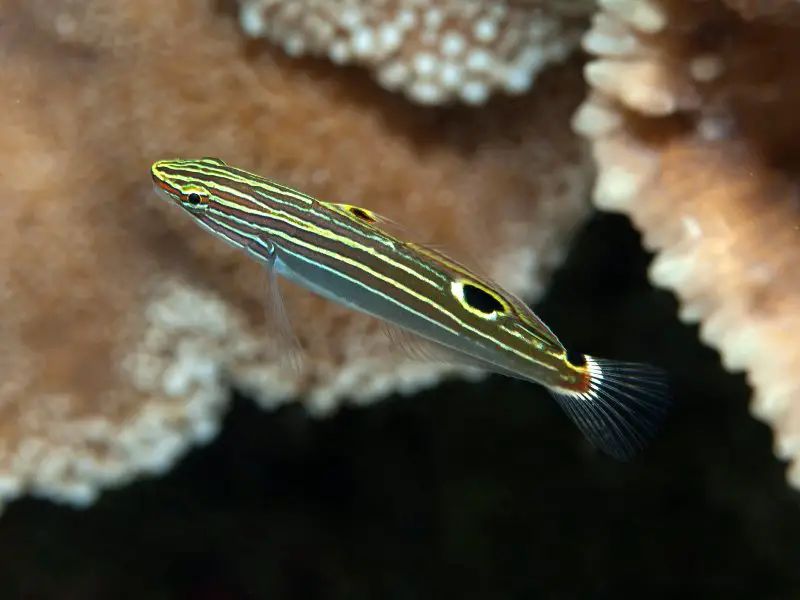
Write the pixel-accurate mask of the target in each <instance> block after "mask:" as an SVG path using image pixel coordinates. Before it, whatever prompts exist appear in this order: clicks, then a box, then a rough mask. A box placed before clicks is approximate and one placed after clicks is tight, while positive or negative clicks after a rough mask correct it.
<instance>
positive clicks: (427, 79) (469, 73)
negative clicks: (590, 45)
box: [239, 0, 594, 104]
mask: <svg viewBox="0 0 800 600" xmlns="http://www.w3.org/2000/svg"><path fill="white" fill-rule="evenodd" d="M239 4H240V12H239V20H240V22H241V25H242V29H243V30H244V31H245V32H246V33H247V34H248V35H250V36H252V37H255V38H259V37H263V38H266V39H268V40H270V41H271V42H273V43H274V44H276V45H277V46H279V47H281V48H283V49H284V50H285V51H286V53H287V54H288V55H290V56H303V55H309V54H311V55H315V56H324V57H326V58H328V59H330V60H331V61H333V62H334V63H336V64H358V65H362V66H365V67H367V68H368V69H370V71H372V72H373V73H374V75H375V77H376V78H377V80H378V81H379V82H380V84H381V85H382V86H383V87H385V88H386V89H390V90H398V91H400V92H402V93H404V94H405V95H407V96H408V97H409V98H410V99H411V100H413V101H414V102H418V103H421V104H442V103H447V102H451V101H455V102H464V103H467V104H483V103H485V102H486V101H487V99H488V98H489V97H491V96H493V95H495V94H497V93H509V94H520V93H524V92H528V91H530V90H531V89H532V87H533V85H534V82H535V81H536V78H537V77H538V76H539V74H540V73H542V72H543V71H544V70H545V69H546V68H547V67H548V66H549V65H552V64H559V63H562V62H563V61H564V59H565V58H567V57H568V56H569V55H570V54H571V53H572V51H573V50H574V49H575V48H576V47H577V46H578V43H579V40H580V35H581V32H582V31H583V30H584V28H585V24H586V17H587V16H588V15H589V14H590V13H591V11H592V10H593V8H594V0H523V1H519V0H239Z"/></svg>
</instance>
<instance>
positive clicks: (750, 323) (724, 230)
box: [575, 0, 800, 486]
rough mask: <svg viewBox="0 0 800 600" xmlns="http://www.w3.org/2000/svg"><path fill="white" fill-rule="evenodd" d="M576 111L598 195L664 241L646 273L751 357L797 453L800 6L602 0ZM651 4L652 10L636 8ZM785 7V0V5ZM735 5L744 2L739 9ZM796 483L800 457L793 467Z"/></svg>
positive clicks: (724, 344) (733, 357)
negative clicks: (594, 166) (585, 92)
mask: <svg viewBox="0 0 800 600" xmlns="http://www.w3.org/2000/svg"><path fill="white" fill-rule="evenodd" d="M600 4H601V10H600V11H599V12H598V14H597V15H596V16H595V18H594V21H593V26H592V29H591V30H590V31H589V32H588V33H587V34H586V36H585V38H584V46H585V47H586V49H587V50H588V51H589V52H590V53H592V54H594V55H595V56H596V57H597V58H596V60H593V61H592V62H590V63H589V64H588V65H587V67H586V70H585V74H586V79H587V81H588V82H589V83H590V85H591V86H592V88H593V92H592V94H591V95H590V97H589V99H588V101H587V102H586V103H585V104H584V105H583V106H582V108H581V110H580V111H579V112H578V113H577V115H576V117H575V125H576V128H577V129H578V130H579V131H581V132H582V133H584V134H585V135H587V136H588V137H589V138H590V139H591V140H592V142H593V149H594V155H595V158H596V160H597V163H598V170H599V174H598V181H597V184H596V187H595V201H596V203H597V205H598V206H599V207H601V208H605V209H608V210H614V211H622V212H624V213H626V214H628V215H630V216H631V217H632V219H633V221H634V223H635V224H636V226H637V227H638V228H640V229H641V230H642V231H643V232H644V234H645V235H644V242H645V244H646V246H648V247H649V248H651V249H655V250H658V251H659V253H658V256H657V258H656V259H655V261H654V263H653V265H652V268H651V272H650V274H651V277H652V280H653V282H654V283H655V284H657V285H659V286H662V287H666V288H668V289H670V290H673V291H674V292H675V293H676V294H677V295H678V297H679V298H680V300H681V317H682V318H683V319H684V320H686V321H688V322H700V323H701V324H702V326H701V329H700V335H701V339H702V340H703V341H705V342H706V343H708V344H710V345H711V346H713V347H714V348H717V349H719V350H720V352H721V355H722V360H723V364H724V366H725V367H726V368H728V369H731V370H733V371H746V373H747V377H748V381H749V383H750V384H751V385H752V386H753V388H754V390H755V395H754V398H753V402H752V407H751V410H752V411H753V413H754V414H755V415H756V416H758V417H760V418H763V419H765V420H767V421H768V422H770V424H771V425H772V426H773V428H774V430H775V449H776V453H777V454H778V456H780V457H782V458H787V459H794V458H795V457H798V456H800V349H798V344H797V340H800V272H798V270H797V268H796V265H797V262H798V259H800V203H799V202H798V192H797V185H798V181H800V177H798V176H800V145H798V140H799V139H800V137H798V133H800V113H798V111H797V106H798V100H800V27H798V26H800V20H798V19H797V18H796V17H797V14H798V11H797V10H796V8H797V6H796V4H794V3H779V2H772V3H754V2H731V3H730V5H731V6H733V7H735V8H738V9H739V10H741V11H742V14H739V13H737V12H735V11H734V10H731V9H730V8H728V7H727V6H726V5H725V4H723V3H721V2H716V1H714V2H711V1H707V2H695V1H692V0H682V1H681V0H671V1H667V0H664V1H648V2H643V3H639V4H637V6H639V8H640V11H641V12H640V13H639V14H638V15H636V14H633V13H631V11H629V10H627V7H629V6H630V5H631V4H630V3H626V2H618V1H610V0H608V1H604V2H601V3H600ZM644 8H647V10H644ZM779 9H784V10H783V11H781V10H779ZM743 15H744V16H743ZM789 478H790V481H791V482H792V483H793V484H794V485H796V486H800V461H798V462H795V463H794V466H793V467H792V468H791V470H790V471H789Z"/></svg>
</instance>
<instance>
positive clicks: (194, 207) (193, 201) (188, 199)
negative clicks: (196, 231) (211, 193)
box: [181, 192, 206, 213]
mask: <svg viewBox="0 0 800 600" xmlns="http://www.w3.org/2000/svg"><path fill="white" fill-rule="evenodd" d="M181 205H182V206H183V208H185V209H186V210H188V211H191V212H193V213H199V212H202V211H204V210H205V208H206V198H205V196H204V195H202V194H200V193H198V192H189V193H188V194H185V195H184V196H183V199H182V200H181Z"/></svg>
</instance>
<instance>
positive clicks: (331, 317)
mask: <svg viewBox="0 0 800 600" xmlns="http://www.w3.org/2000/svg"><path fill="white" fill-rule="evenodd" d="M798 27H800V4H798V3H797V2H795V1H794V0H598V1H596V2H595V1H594V0H502V1H501V0H497V1H495V0H394V1H391V2H390V1H387V2H381V1H379V0H238V1H235V0H204V1H200V2H198V1H196V0H141V1H139V2H135V3H134V2H130V3H122V2H118V3H109V2H107V1H105V0H103V1H101V0H58V1H53V0H25V1H22V0H0V87H1V88H2V89H3V94H0V108H2V110H0V130H2V131H3V136H0V182H2V184H3V189H4V192H5V193H4V197H3V200H2V202H0V216H2V217H3V218H2V219H0V303H2V304H1V305H2V310H3V315H4V318H3V320H2V322H0V347H2V349H3V352H2V355H0V381H2V384H0V507H2V515H0V600H16V599H19V600H105V599H114V600H117V599H125V598H137V599H140V598H147V599H148V600H160V599H164V600H173V599H180V600H183V599H186V600H244V599H250V598H258V599H261V598H265V599H266V598H269V599H270V600H273V599H275V600H283V599H299V600H304V599H309V600H314V599H320V600H323V599H326V600H327V599H331V600H338V599H342V600H344V599H348V600H350V599H353V600H360V599H362V598H363V599H373V598H386V599H397V600H406V599H409V600H411V599H422V598H439V597H442V596H444V597H450V596H451V595H452V596H453V597H460V598H466V599H472V598H475V599H481V600H484V599H486V598H491V599H492V600H495V599H497V600H505V599H527V598H537V599H553V600H556V599H559V600H561V599H572V598H575V599H581V600H584V599H586V600H601V599H605V598H612V597H614V598H617V597H619V596H620V595H622V594H634V593H635V594H638V595H647V596H649V597H655V598H661V597H664V598H666V597H670V598H672V597H674V596H675V595H677V594H687V595H688V594H692V595H693V596H695V597H698V598H715V599H716V598H719V597H725V598H727V599H735V598H742V599H744V598H747V599H752V598H758V599H759V600H773V599H774V600H783V599H787V600H788V599H793V598H796V597H797V596H798V594H800V572H798V570H797V568H796V567H797V564H798V562H799V561H800V497H799V496H798V492H797V489H798V488H800V461H797V460H796V458H797V456H798V455H800V352H798V350H797V345H798V340H800V277H799V276H798V270H797V268H796V265H797V263H798V260H797V259H798V258H800V256H798V255H799V254H800V251H799V250H800V204H799V203H798V200H797V198H798V195H797V192H796V186H797V181H798V174H800V162H799V161H798V157H800V148H798V142H797V140H798V139H800V135H798V133H800V131H798V129H800V118H798V114H800V113H797V111H796V106H797V105H798V100H800V98H798V95H800V67H798V65H800V60H797V59H798V58H800V36H798V35H797V28H798ZM208 155H212V156H218V157H220V158H223V159H224V160H226V161H227V162H229V163H233V164H236V165H238V166H241V167H243V168H246V169H249V170H253V171H256V172H259V173H262V174H265V175H267V176H269V177H272V178H274V179H276V180H278V181H281V182H282V183H285V184H288V185H291V186H294V187H297V188H299V189H301V190H303V191H305V192H307V193H310V194H312V195H315V196H318V197H320V198H323V199H326V200H332V201H339V202H347V203H352V204H356V205H363V206H366V207H369V208H371V209H374V210H375V211H376V212H379V213H384V214H386V215H388V216H390V217H392V218H394V219H396V220H398V221H400V222H402V223H403V224H405V225H406V226H408V227H409V228H410V229H413V230H416V231H418V232H419V233H420V234H421V235H422V236H423V237H427V238H428V239H430V240H431V241H432V242H433V243H437V244H443V245H445V246H449V247H451V248H453V249H455V250H462V251H464V252H466V253H468V254H471V255H473V256H476V257H477V258H478V259H479V260H480V261H481V263H482V266H483V267H484V268H485V269H486V270H488V271H489V273H490V274H491V276H492V277H494V278H495V279H497V280H498V281H499V282H500V283H501V284H502V285H504V286H505V287H507V288H508V289H509V290H511V291H513V292H514V293H516V294H519V295H521V296H522V297H524V298H525V299H526V301H529V302H531V303H532V304H533V305H534V306H535V308H536V310H537V312H538V314H539V315H540V316H541V317H542V318H543V319H544V320H545V322H546V323H548V325H550V326H551V327H552V328H553V330H554V331H555V332H556V333H557V334H558V335H559V337H560V338H561V339H562V340H563V341H564V342H565V343H566V344H567V345H568V346H570V347H574V348H576V349H578V350H585V351H591V352H593V353H595V354H597V355H600V356H608V357H614V358H619V359H627V360H637V361H644V362H650V363H653V364H657V365H662V366H664V367H665V368H667V369H668V370H669V371H670V373H671V374H672V376H673V390H674V395H675V398H676V402H677V404H676V407H675V410H674V413H673V414H672V415H671V417H670V419H669V421H668V422H667V423H666V425H665V427H664V429H663V431H662V433H661V434H660V435H659V436H658V438H657V439H656V440H655V441H654V442H653V443H652V445H651V446H650V447H649V448H648V450H647V451H646V452H645V453H644V454H643V455H642V456H641V457H640V458H639V459H637V460H636V461H634V462H632V463H630V464H618V463H616V462H614V461H612V460H610V459H608V458H606V457H603V456H601V455H599V454H597V453H596V452H595V451H593V450H592V449H591V448H590V447H589V446H588V445H587V443H586V442H585V440H584V439H583V438H582V437H581V435H580V433H579V432H578V431H577V430H576V429H575V427H574V426H573V425H572V424H571V423H570V422H569V421H568V420H567V418H566V417H565V416H564V415H563V414H562V413H561V412H560V411H559V409H558V407H557V406H556V405H555V403H554V402H553V401H552V400H551V398H550V397H549V396H548V395H547V393H546V392H545V391H544V390H542V389H540V388H538V387H536V386H532V385H527V384H524V383H521V382H517V381H511V380H508V379H504V378H501V377H486V376H484V375H481V374H476V373H474V372H470V371H466V370H458V369H454V368H452V367H450V366H446V365H435V364H420V363H417V362H415V361H413V360H412V359H411V358H410V357H408V356H405V355H404V354H403V353H402V352H400V351H398V349H397V348H394V347H392V345H391V343H390V342H389V340H388V339H387V338H386V337H385V336H384V335H383V334H382V332H381V330H380V328H379V327H377V326H376V324H375V323H374V322H373V321H371V320H370V319H368V318H365V317H361V316H358V315H353V314H352V313H349V312H348V311H346V310H344V309H340V308H339V307H336V306H333V305H331V304H330V303H328V302H325V301H323V300H321V299H318V298H315V297H313V296H312V295H310V294H308V293H306V292H305V291H303V290H298V289H294V288H292V287H288V288H287V289H286V298H287V306H288V307H289V313H290V315H289V316H290V319H292V321H293V322H294V323H295V325H296V329H297V333H298V337H299V338H300V341H301V342H302V343H303V344H304V345H305V347H306V348H307V349H308V353H309V358H310V360H309V361H307V362H308V366H307V368H306V369H305V370H304V371H303V372H301V373H287V372H285V371H284V370H282V369H281V368H280V367H279V365H278V364H277V361H275V357H274V356H272V355H270V347H269V343H268V336H269V332H268V331H266V330H265V328H264V318H263V300H262V299H261V297H260V294H261V293H262V290H263V286H262V285H260V281H259V275H260V273H259V267H258V265H255V264H253V263H252V262H251V261H249V260H248V259H247V258H246V257H244V256H242V255H240V254H239V253H237V252H235V251H234V250H232V249H230V248H227V247H226V246H225V245H224V244H222V243H220V242H219V240H215V239H212V237H211V236H209V235H207V234H206V233H205V232H204V231H202V230H200V229H199V228H197V227H196V226H194V224H192V223H190V222H189V221H188V219H185V218H182V217H183V216H182V215H180V214H178V212H177V211H173V210H170V207H168V206H167V205H166V203H164V202H161V201H159V200H158V199H157V198H155V196H154V194H153V192H152V189H151V185H150V182H149V172H148V170H149V166H150V164H151V163H152V162H153V161H154V160H157V159H159V158H167V157H174V156H183V157H198V156H208ZM610 213H622V215H614V214H610Z"/></svg>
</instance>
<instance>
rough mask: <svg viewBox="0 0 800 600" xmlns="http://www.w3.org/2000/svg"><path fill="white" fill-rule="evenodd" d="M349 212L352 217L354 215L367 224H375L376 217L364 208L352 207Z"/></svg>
mask: <svg viewBox="0 0 800 600" xmlns="http://www.w3.org/2000/svg"><path fill="white" fill-rule="evenodd" d="M349 210H350V214H351V215H353V216H354V217H358V218H359V219H361V220H362V221H366V222H367V223H374V222H375V217H374V216H373V215H372V213H371V212H369V211H368V210H366V209H364V208H359V207H358V206H351V207H350V208H349Z"/></svg>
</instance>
